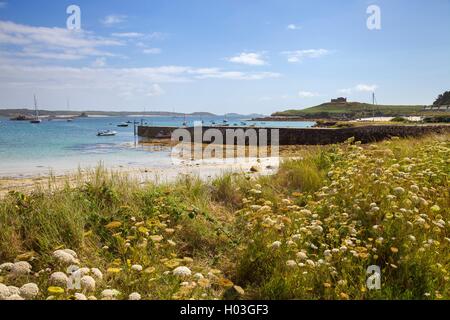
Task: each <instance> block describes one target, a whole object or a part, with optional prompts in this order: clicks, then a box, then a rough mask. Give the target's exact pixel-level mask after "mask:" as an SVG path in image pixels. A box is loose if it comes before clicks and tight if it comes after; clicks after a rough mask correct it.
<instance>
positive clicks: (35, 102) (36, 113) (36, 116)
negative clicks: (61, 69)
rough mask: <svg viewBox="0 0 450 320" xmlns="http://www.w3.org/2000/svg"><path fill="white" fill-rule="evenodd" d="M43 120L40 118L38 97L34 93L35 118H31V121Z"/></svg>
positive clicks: (38, 121) (39, 121) (36, 122)
mask: <svg viewBox="0 0 450 320" xmlns="http://www.w3.org/2000/svg"><path fill="white" fill-rule="evenodd" d="M41 122H42V120H41V119H39V112H38V107H37V99H36V95H34V119H33V120H30V123H35V124H38V123H41Z"/></svg>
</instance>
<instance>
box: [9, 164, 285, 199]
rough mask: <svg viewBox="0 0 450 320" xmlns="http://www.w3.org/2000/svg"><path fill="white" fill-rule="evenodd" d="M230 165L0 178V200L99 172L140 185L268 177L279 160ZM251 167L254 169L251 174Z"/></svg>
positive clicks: (117, 168) (83, 170) (112, 168)
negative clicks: (12, 193) (241, 175)
mask: <svg viewBox="0 0 450 320" xmlns="http://www.w3.org/2000/svg"><path fill="white" fill-rule="evenodd" d="M229 160H231V161H219V163H217V162H214V161H208V160H204V161H186V160H181V159H180V161H179V163H177V164H171V165H170V166H166V167H158V166H151V165H149V166H138V167H123V166H103V165H102V164H99V165H97V166H94V167H85V168H78V169H72V170H67V171H66V172H65V173H60V174H52V172H49V173H47V174H36V175H29V176H24V177H19V176H0V198H1V197H3V196H4V195H5V194H7V193H8V192H10V191H20V192H31V191H32V190H34V189H36V188H37V187H45V186H46V185H47V186H49V185H50V184H52V185H57V186H61V185H63V184H64V183H67V182H68V183H72V182H75V181H76V180H77V179H79V178H80V177H81V178H83V177H89V175H90V174H92V173H93V172H95V170H97V169H98V168H104V169H105V170H106V171H107V172H108V173H110V174H119V175H127V176H128V177H130V178H131V179H133V180H136V181H138V182H139V183H156V184H164V183H169V182H174V181H176V180H177V179H179V178H181V177H183V176H191V177H198V178H200V179H201V180H204V181H206V180H209V179H214V178H216V177H219V176H221V175H223V174H226V173H248V174H253V175H258V176H260V175H270V174H273V173H275V172H276V169H277V168H278V165H279V161H280V158H275V157H273V158H233V159H229ZM252 167H254V168H257V171H256V172H252Z"/></svg>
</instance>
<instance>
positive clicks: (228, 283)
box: [217, 278, 234, 288]
mask: <svg viewBox="0 0 450 320" xmlns="http://www.w3.org/2000/svg"><path fill="white" fill-rule="evenodd" d="M217 283H218V284H219V286H221V287H225V288H231V287H232V286H233V285H234V283H233V282H232V281H231V280H228V279H225V278H220V279H219V280H218V282H217Z"/></svg>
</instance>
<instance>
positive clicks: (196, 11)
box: [0, 0, 450, 114]
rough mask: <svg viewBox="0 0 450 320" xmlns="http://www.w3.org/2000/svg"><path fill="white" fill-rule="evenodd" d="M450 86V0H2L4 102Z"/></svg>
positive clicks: (175, 106)
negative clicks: (376, 19) (76, 20)
mask: <svg viewBox="0 0 450 320" xmlns="http://www.w3.org/2000/svg"><path fill="white" fill-rule="evenodd" d="M71 4H76V5H78V6H79V7H80V8H81V27H82V30H81V31H71V30H67V28H66V20H67V18H68V16H69V15H68V14H66V8H67V7H68V6H69V5H71ZM370 5H377V6H379V8H380V10H381V29H380V30H369V29H368V28H367V25H366V20H367V18H368V17H369V14H367V13H366V10H367V8H368V6H370ZM449 89H450V0H433V1H423V0H412V1H411V0H409V1H407V0H384V1H383V0H382V1H366V0H341V1H335V0H317V1H306V0H305V1H301V0H279V1H275V0H248V1H243V0H215V1H207V0H189V1H186V0H183V1H182V0H152V1H148V0H147V1H143V0H134V1H124V0H108V1H84V0H83V1H62V0H59V1H54V0H35V1H25V0H9V1H8V0H0V108H6V107H30V106H31V105H32V99H33V94H34V93H36V94H37V95H38V98H39V104H40V105H41V106H42V107H43V108H48V109H64V108H66V100H67V99H69V101H70V108H71V109H77V110H83V109H95V110H143V109H144V108H145V109H146V110H165V111H173V110H175V111H178V112H193V111H210V112H214V113H225V112H239V113H254V112H256V113H264V114H269V113H272V112H274V111H278V110H283V109H288V108H304V107H308V106H313V105H316V104H319V103H322V102H324V101H327V100H329V99H331V98H333V97H336V96H346V97H348V98H349V99H350V100H352V101H363V102H367V101H370V99H371V92H372V91H375V92H376V94H377V100H378V102H379V103H383V104H430V103H432V102H433V100H434V98H435V97H436V96H437V95H438V94H439V93H441V92H443V91H445V90H449Z"/></svg>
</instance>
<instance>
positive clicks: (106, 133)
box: [97, 130, 117, 137]
mask: <svg viewBox="0 0 450 320" xmlns="http://www.w3.org/2000/svg"><path fill="white" fill-rule="evenodd" d="M116 134H117V132H116V131H111V130H101V131H99V132H98V133H97V136H98V137H112V136H115V135H116Z"/></svg>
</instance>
